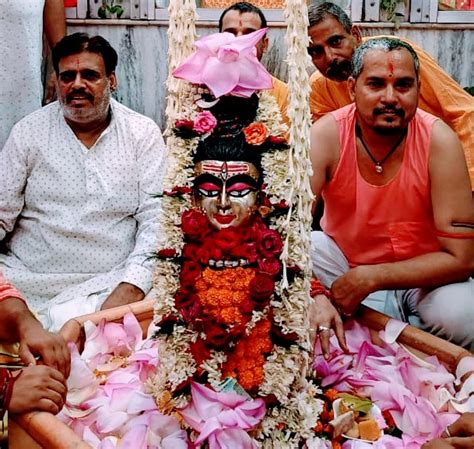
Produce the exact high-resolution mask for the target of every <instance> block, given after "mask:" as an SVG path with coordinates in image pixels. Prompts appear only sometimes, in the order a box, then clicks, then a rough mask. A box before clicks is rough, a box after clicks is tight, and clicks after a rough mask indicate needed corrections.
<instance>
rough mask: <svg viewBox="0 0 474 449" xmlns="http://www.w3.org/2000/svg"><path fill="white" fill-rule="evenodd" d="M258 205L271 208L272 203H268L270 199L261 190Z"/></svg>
mask: <svg viewBox="0 0 474 449" xmlns="http://www.w3.org/2000/svg"><path fill="white" fill-rule="evenodd" d="M260 204H261V205H262V206H266V207H272V202H271V201H270V198H268V195H267V194H266V193H265V192H264V191H262V190H261V191H260Z"/></svg>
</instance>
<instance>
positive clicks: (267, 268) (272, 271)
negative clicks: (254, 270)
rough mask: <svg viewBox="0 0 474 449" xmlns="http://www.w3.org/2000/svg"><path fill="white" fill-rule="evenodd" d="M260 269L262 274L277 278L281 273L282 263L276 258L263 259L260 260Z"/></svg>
mask: <svg viewBox="0 0 474 449" xmlns="http://www.w3.org/2000/svg"><path fill="white" fill-rule="evenodd" d="M258 269H259V270H260V273H263V274H268V276H271V277H275V276H277V275H278V274H279V273H280V270H281V262H280V261H279V260H278V259H276V258H267V257H264V258H263V259H259V261H258Z"/></svg>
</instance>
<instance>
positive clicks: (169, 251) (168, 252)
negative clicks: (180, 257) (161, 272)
mask: <svg viewBox="0 0 474 449" xmlns="http://www.w3.org/2000/svg"><path fill="white" fill-rule="evenodd" d="M175 256H176V250H175V249H173V248H163V249H160V250H159V251H158V257H161V258H162V259H170V258H172V257H175Z"/></svg>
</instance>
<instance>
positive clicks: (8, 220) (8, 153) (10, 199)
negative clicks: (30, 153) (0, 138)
mask: <svg viewBox="0 0 474 449" xmlns="http://www.w3.org/2000/svg"><path fill="white" fill-rule="evenodd" d="M27 159H28V158H27V148H26V147H25V145H23V144H22V142H21V130H20V126H19V125H17V126H15V127H14V128H13V130H12V132H11V134H10V137H9V138H8V140H7V142H6V143H5V146H4V147H3V149H2V150H0V240H3V239H4V238H5V235H6V234H7V233H8V232H11V231H12V230H13V227H14V226H15V221H16V219H17V217H18V215H19V214H20V212H21V211H22V209H23V205H24V190H25V185H26V179H27V173H28V167H27Z"/></svg>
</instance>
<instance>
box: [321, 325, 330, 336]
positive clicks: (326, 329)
mask: <svg viewBox="0 0 474 449" xmlns="http://www.w3.org/2000/svg"><path fill="white" fill-rule="evenodd" d="M330 330H331V328H330V327H326V326H318V334H320V333H321V332H325V331H330Z"/></svg>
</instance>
